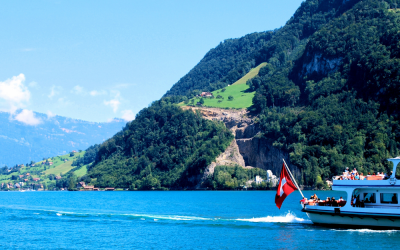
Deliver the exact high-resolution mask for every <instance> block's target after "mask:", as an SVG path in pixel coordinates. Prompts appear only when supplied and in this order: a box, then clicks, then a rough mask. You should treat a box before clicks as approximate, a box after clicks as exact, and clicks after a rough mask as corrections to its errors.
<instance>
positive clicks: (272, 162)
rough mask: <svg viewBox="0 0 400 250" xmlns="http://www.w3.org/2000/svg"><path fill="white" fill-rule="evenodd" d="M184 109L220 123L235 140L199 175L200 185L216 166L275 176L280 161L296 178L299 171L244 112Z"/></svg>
mask: <svg viewBox="0 0 400 250" xmlns="http://www.w3.org/2000/svg"><path fill="white" fill-rule="evenodd" d="M184 108H185V109H192V110H193V111H194V112H195V111H196V110H199V111H200V112H201V114H202V115H203V117H204V118H205V119H209V120H220V121H223V122H224V123H225V125H226V127H227V128H229V129H230V130H231V131H232V133H233V134H234V135H235V139H234V140H233V141H232V143H231V145H230V146H229V147H228V148H227V149H226V150H225V152H223V153H221V154H220V155H219V156H218V157H217V159H216V160H215V162H213V163H211V164H210V165H209V166H208V167H207V168H206V170H205V172H204V174H203V175H202V176H199V178H200V179H201V181H200V184H201V183H202V181H204V180H205V179H206V178H207V177H208V176H209V175H211V174H213V173H214V168H215V167H216V166H221V165H232V166H234V165H239V166H242V167H246V168H252V167H256V168H261V169H265V170H271V171H272V173H273V174H274V175H276V176H279V175H280V172H281V169H282V159H285V161H286V163H287V164H288V166H289V168H290V170H291V171H292V173H293V175H294V176H295V178H300V174H301V173H300V170H299V169H298V168H297V167H296V166H294V165H292V164H291V163H290V160H289V154H288V153H286V152H284V151H282V150H280V149H278V148H275V147H274V146H272V144H271V143H270V142H268V140H267V139H265V138H263V137H262V136H261V134H260V133H259V132H260V129H259V128H258V126H257V123H255V122H254V117H251V116H250V115H249V114H248V112H247V111H246V110H244V109H242V110H227V109H218V108H197V107H196V108H190V107H184ZM198 187H200V185H198Z"/></svg>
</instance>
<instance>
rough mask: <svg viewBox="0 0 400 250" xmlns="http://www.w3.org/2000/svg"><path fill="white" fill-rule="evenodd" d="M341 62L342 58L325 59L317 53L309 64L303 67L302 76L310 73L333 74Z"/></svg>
mask: <svg viewBox="0 0 400 250" xmlns="http://www.w3.org/2000/svg"><path fill="white" fill-rule="evenodd" d="M341 62H342V58H332V59H327V58H325V57H323V56H322V54H319V53H317V54H315V55H313V57H312V59H311V60H310V62H309V63H307V64H305V65H304V66H303V71H305V72H304V73H305V74H304V75H307V74H311V73H318V74H324V75H326V74H328V73H331V72H335V71H336V70H337V69H338V67H339V65H340V63H341Z"/></svg>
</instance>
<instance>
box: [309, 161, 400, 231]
mask: <svg viewBox="0 0 400 250" xmlns="http://www.w3.org/2000/svg"><path fill="white" fill-rule="evenodd" d="M388 160H389V161H391V162H393V165H394V167H393V172H392V174H391V176H390V178H389V179H386V180H333V185H332V190H335V191H342V192H346V193H347V202H342V203H336V202H335V203H334V204H333V203H330V204H326V203H325V204H324V202H312V201H311V202H309V201H306V200H305V199H303V200H302V201H301V205H302V207H303V209H302V211H303V212H306V213H307V215H308V217H309V218H310V220H311V221H312V222H313V223H314V224H317V225H325V226H329V227H332V226H336V227H346V228H347V227H350V228H385V229H400V204H399V199H398V197H399V194H400V180H397V179H396V176H395V174H396V167H397V164H398V163H400V157H396V158H391V159H388ZM399 168H400V166H399ZM338 195H339V196H341V194H340V193H338ZM342 196H344V195H343V194H342ZM336 197H338V196H336ZM354 197H355V198H356V199H358V201H357V202H356V203H357V204H353V203H354V202H351V199H354Z"/></svg>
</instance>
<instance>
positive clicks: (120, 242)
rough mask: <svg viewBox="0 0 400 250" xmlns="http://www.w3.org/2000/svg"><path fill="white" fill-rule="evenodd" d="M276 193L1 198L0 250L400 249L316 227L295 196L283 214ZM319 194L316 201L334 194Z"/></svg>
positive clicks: (397, 236) (399, 236)
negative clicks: (278, 205) (276, 202)
mask: <svg viewBox="0 0 400 250" xmlns="http://www.w3.org/2000/svg"><path fill="white" fill-rule="evenodd" d="M275 192H276V191H165V192H161V191H154V192H153V191H149V192H139V191H137V192H0V225H1V228H0V232H1V233H0V249H309V248H322V249H343V248H359V249H374V248H376V247H380V246H385V248H389V249H390V248H392V249H396V248H397V247H398V246H399V245H400V231H397V230H386V231H385V230H369V229H358V230H350V229H330V228H325V227H319V226H314V225H312V224H311V222H310V220H308V218H307V215H306V214H305V213H302V212H301V207H300V205H299V200H300V194H299V193H298V192H297V191H296V192H293V193H292V194H291V195H290V196H289V197H288V198H287V199H286V200H285V202H284V203H283V206H282V209H281V210H279V209H278V208H277V207H276V206H275V203H274V197H275ZM313 193H314V192H311V191H305V192H304V194H305V195H306V196H311V195H312V194H313ZM316 193H317V195H318V196H319V197H320V198H326V197H327V196H334V195H336V196H337V195H338V193H336V192H332V191H319V192H316ZM336 198H338V197H336Z"/></svg>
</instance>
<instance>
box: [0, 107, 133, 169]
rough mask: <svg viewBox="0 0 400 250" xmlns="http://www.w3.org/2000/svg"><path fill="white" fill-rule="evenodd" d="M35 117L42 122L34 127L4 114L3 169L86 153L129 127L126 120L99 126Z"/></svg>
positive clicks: (0, 128)
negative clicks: (59, 156)
mask: <svg viewBox="0 0 400 250" xmlns="http://www.w3.org/2000/svg"><path fill="white" fill-rule="evenodd" d="M35 117H36V118H38V119H40V120H41V121H42V122H41V124H39V125H36V126H31V125H26V124H25V123H22V122H19V121H17V120H14V119H12V117H11V116H10V113H7V112H0V166H4V165H6V166H8V167H11V166H14V165H16V164H26V163H29V162H30V161H39V160H42V158H44V157H51V156H55V155H60V154H65V153H68V152H70V151H72V150H79V149H82V150H84V149H86V148H88V147H89V146H91V145H93V144H97V143H102V142H103V141H104V140H106V139H108V138H110V137H112V136H113V135H114V134H115V133H117V132H118V131H120V130H121V129H122V128H123V127H124V126H125V124H126V121H124V120H122V119H113V120H112V121H110V122H103V123H98V122H88V121H82V120H76V119H71V118H67V117H62V116H53V117H49V116H47V115H46V114H41V113H36V112H35Z"/></svg>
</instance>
